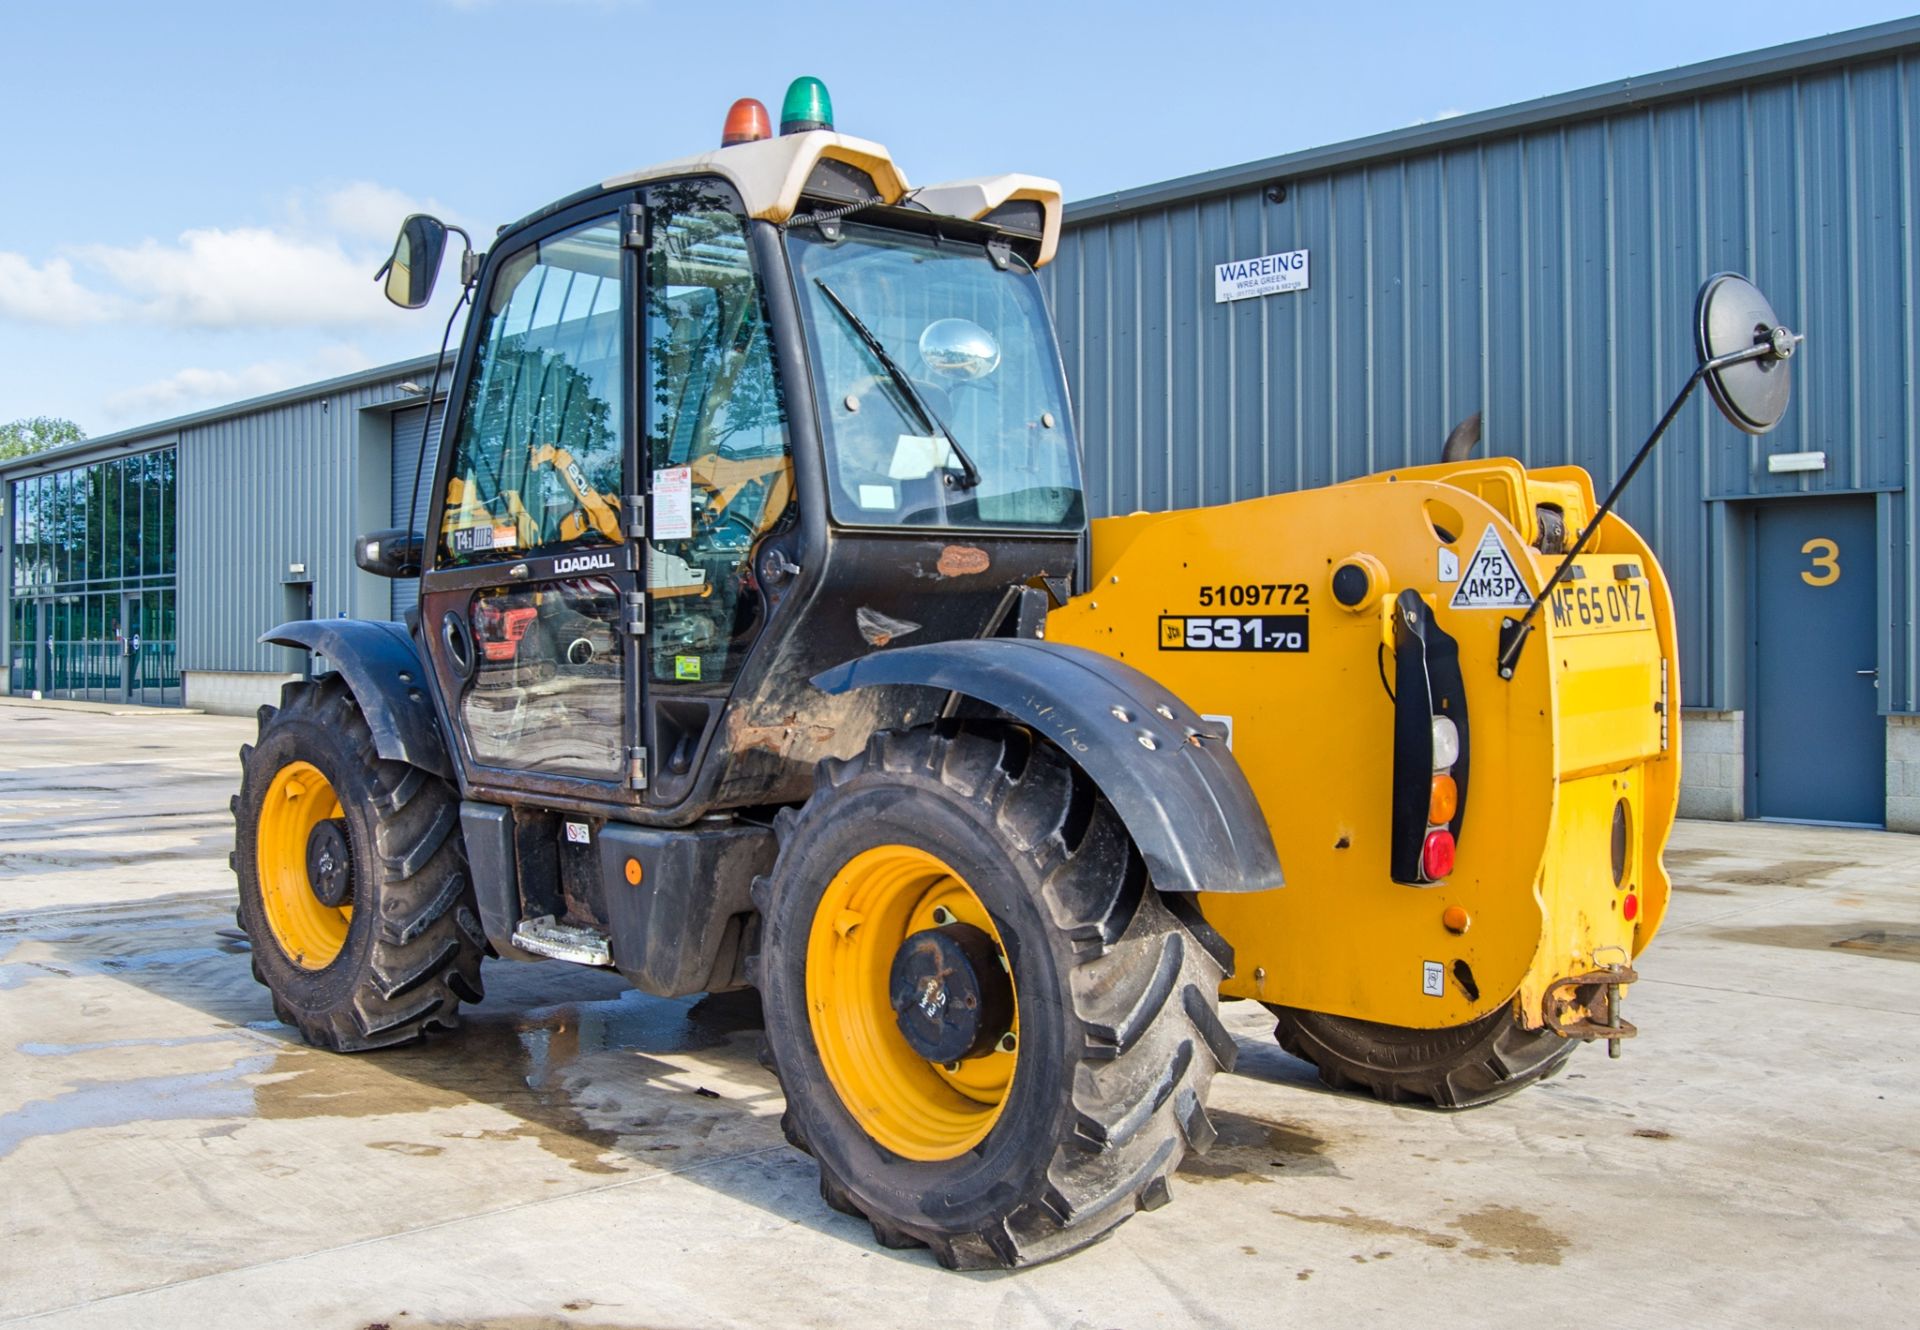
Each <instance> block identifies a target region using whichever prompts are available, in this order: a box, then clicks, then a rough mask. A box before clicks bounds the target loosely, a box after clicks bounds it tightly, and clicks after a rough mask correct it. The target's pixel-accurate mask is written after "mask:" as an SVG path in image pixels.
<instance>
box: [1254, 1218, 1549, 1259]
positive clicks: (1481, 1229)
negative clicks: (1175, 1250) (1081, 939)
mask: <svg viewBox="0 0 1920 1330" xmlns="http://www.w3.org/2000/svg"><path fill="white" fill-rule="evenodd" d="M1274 1213H1275V1214H1276V1215H1280V1216H1282V1217H1284V1218H1287V1219H1296V1220H1299V1221H1300V1222H1302V1223H1306V1224H1326V1225H1329V1226H1331V1227H1334V1228H1339V1229H1344V1230H1346V1231H1347V1232H1349V1233H1352V1234H1355V1235H1356V1236H1359V1237H1365V1238H1372V1239H1376V1241H1375V1242H1371V1243H1368V1244H1366V1247H1365V1250H1363V1251H1360V1252H1355V1253H1353V1254H1352V1255H1353V1259H1354V1260H1355V1261H1357V1262H1360V1263H1362V1264H1364V1263H1365V1262H1367V1261H1368V1260H1376V1261H1377V1260H1384V1259H1385V1258H1387V1257H1389V1256H1391V1255H1392V1254H1393V1251H1392V1249H1391V1248H1386V1249H1384V1250H1383V1249H1382V1247H1381V1242H1380V1241H1379V1240H1384V1239H1390V1238H1402V1239H1407V1240H1410V1241H1413V1242H1418V1243H1420V1244H1421V1245H1422V1246H1426V1247H1434V1248H1437V1249H1439V1250H1441V1251H1457V1252H1459V1253H1460V1255H1462V1256H1470V1257H1472V1258H1473V1259H1474V1260H1478V1261H1490V1260H1501V1259H1504V1260H1509V1261H1513V1262H1514V1263H1515V1264H1518V1265H1559V1264H1560V1260H1561V1255H1562V1253H1564V1252H1566V1251H1567V1250H1568V1249H1569V1248H1570V1247H1571V1246H1572V1245H1573V1244H1572V1242H1571V1241H1570V1240H1569V1239H1568V1238H1566V1237H1565V1236H1564V1235H1562V1234H1560V1233H1556V1232H1554V1231H1553V1230H1552V1229H1550V1228H1548V1227H1547V1226H1546V1225H1545V1224H1544V1223H1542V1222H1541V1220H1540V1217H1539V1216H1538V1215H1536V1214H1533V1213H1532V1212H1531V1211H1527V1210H1522V1209H1519V1208H1517V1207H1515V1206H1508V1205H1484V1206H1481V1207H1480V1208H1479V1209H1478V1210H1473V1211H1470V1212H1468V1213H1466V1214H1463V1215H1459V1216H1457V1217H1455V1218H1453V1219H1450V1220H1448V1221H1447V1223H1446V1225H1445V1227H1446V1228H1450V1229H1456V1230H1458V1231H1459V1232H1460V1233H1463V1234H1465V1235H1466V1236H1465V1240H1464V1241H1463V1240H1462V1239H1461V1238H1458V1237H1455V1236H1454V1235H1453V1234H1451V1233H1447V1232H1443V1231H1441V1230H1439V1229H1434V1228H1422V1227H1420V1226H1418V1225H1415V1224H1401V1223H1396V1222H1394V1221H1393V1220H1388V1219H1376V1218H1374V1217H1372V1216H1369V1215H1363V1214H1360V1213H1359V1212H1358V1211H1356V1210H1354V1209H1352V1208H1351V1207H1343V1209H1342V1213H1340V1214H1300V1213H1296V1212H1294V1211H1291V1210H1282V1209H1278V1208H1276V1209H1275V1210H1274Z"/></svg>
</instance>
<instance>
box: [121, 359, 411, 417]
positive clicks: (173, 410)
mask: <svg viewBox="0 0 1920 1330" xmlns="http://www.w3.org/2000/svg"><path fill="white" fill-rule="evenodd" d="M372 363H373V362H372V360H371V359H370V358H369V357H368V356H367V355H366V354H365V353H364V352H362V351H361V350H360V349H359V348H358V347H356V346H353V345H351V344H348V343H341V344H337V345H334V346H328V347H322V348H321V349H320V350H319V351H317V352H315V353H314V354H313V355H310V356H306V357H304V358H301V359H298V360H263V361H259V362H257V363H255V364H251V365H245V366H242V367H241V368H239V369H191V368H190V369H183V370H180V371H178V372H177V373H174V374H169V375H167V376H166V377H165V378H163V379H154V380H152V381H150V382H148V383H142V384H138V385H136V386H134V387H132V388H127V389H123V390H122V391H120V392H116V393H112V394H109V395H108V396H107V397H106V399H105V400H104V401H102V402H101V408H102V410H103V411H104V412H105V413H106V414H107V415H108V416H109V417H111V418H112V420H113V421H115V422H119V423H124V422H129V421H143V420H161V419H165V418H166V417H169V416H178V415H184V414H186V413H187V412H190V411H195V410H198V409H200V408H202V407H211V406H221V405H224V404H226V403H229V402H238V401H243V400H245V399H246V398H249V397H259V396H262V395H263V394H266V393H271V392H278V391H279V390H280V389H282V388H293V387H297V386H299V385H301V384H305V383H312V382H314V381H315V380H318V379H330V378H334V377H336V376H338V375H341V374H351V373H353V372H354V371H355V370H361V369H366V368H368V367H369V366H370V365H372Z"/></svg>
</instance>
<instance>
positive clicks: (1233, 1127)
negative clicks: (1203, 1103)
mask: <svg viewBox="0 0 1920 1330" xmlns="http://www.w3.org/2000/svg"><path fill="white" fill-rule="evenodd" d="M1211 1116H1212V1118H1213V1126H1214V1130H1215V1131H1217V1132H1218V1133H1219V1136H1218V1138H1217V1139H1216V1140H1215V1141H1214V1143H1213V1148H1212V1149H1211V1150H1208V1151H1207V1153H1206V1154H1204V1155H1194V1154H1190V1155H1188V1156H1187V1157H1186V1158H1185V1159H1183V1160H1182V1161H1181V1162H1180V1168H1179V1171H1178V1172H1179V1176H1180V1177H1182V1178H1186V1179H1188V1180H1190V1181H1193V1182H1214V1181H1232V1182H1268V1181H1271V1180H1273V1179H1274V1178H1277V1177H1281V1176H1283V1175H1291V1176H1294V1177H1335V1178H1337V1177H1339V1176H1341V1174H1340V1168H1339V1166H1338V1165H1337V1164H1335V1163H1334V1162H1333V1160H1331V1159H1329V1158H1327V1155H1326V1149H1327V1143H1326V1142H1325V1141H1323V1140H1321V1139H1320V1138H1319V1137H1318V1136H1315V1135H1313V1134H1312V1133H1311V1132H1308V1131H1306V1130H1304V1129H1302V1128H1300V1127H1297V1126H1293V1125H1290V1124H1288V1123H1284V1122H1269V1121H1267V1120H1266V1119H1264V1118H1256V1117H1249V1116H1247V1115H1246V1114H1244V1113H1232V1112H1228V1111H1227V1110H1225V1109H1215V1110H1213V1111H1212V1113H1211Z"/></svg>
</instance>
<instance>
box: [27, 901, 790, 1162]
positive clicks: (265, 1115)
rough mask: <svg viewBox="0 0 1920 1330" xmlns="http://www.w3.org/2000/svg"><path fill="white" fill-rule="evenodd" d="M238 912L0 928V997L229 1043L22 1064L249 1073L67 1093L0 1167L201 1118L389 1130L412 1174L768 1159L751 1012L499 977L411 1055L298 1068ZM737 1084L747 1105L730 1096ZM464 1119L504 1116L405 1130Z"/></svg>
mask: <svg viewBox="0 0 1920 1330" xmlns="http://www.w3.org/2000/svg"><path fill="white" fill-rule="evenodd" d="M231 899H232V898H231V895H230V893H226V892H204V893H197V894H194V895H183V896H180V897H177V898H173V899H166V900H159V901H140V902H110V903H107V904H104V905H100V906H90V907H84V908H74V909H63V910H27V911H18V912H15V913H12V914H9V915H5V916H0V957H4V960H3V961H0V989H10V988H15V987H18V986H20V985H21V984H24V983H28V982H31V981H33V980H37V979H46V978H53V977H58V976H66V977H75V976H79V977H82V978H85V977H88V976H105V977H108V978H111V979H113V980H115V981H118V982H120V983H125V984H130V985H134V986H136V987H137V988H139V989H141V990H144V991H145V992H146V993H149V994H153V995H155V996H158V997H160V998H163V999H166V1000H168V1001H170V1002H175V1003H179V1004H182V1005H184V1006H186V1007H190V1008H192V1009H194V1010H196V1011H198V1012H201V1013H204V1014H206V1015H207V1016H209V1017H211V1018H212V1019H213V1020H214V1021H218V1022H221V1023H223V1024H224V1025H226V1026H231V1027H234V1028H229V1029H222V1030H219V1031H217V1032H209V1033H203V1034H196V1035H190V1036H186V1037H182V1038H161V1037H154V1038H138V1037H129V1038H103V1039H99V1040H95V1041H84V1040H76V1041H73V1042H68V1043H62V1042H56V1041H55V1040H51V1039H41V1040H37V1041H32V1042H29V1043H26V1044H23V1045H22V1047H21V1052H22V1053H23V1054H24V1055H26V1056H30V1057H36V1058H62V1057H73V1056H79V1055H98V1056H99V1058H100V1061H99V1062H97V1063H96V1062H92V1061H88V1062H84V1063H80V1064H76V1066H77V1067H84V1069H85V1070H86V1071H87V1072H89V1073H94V1074H97V1069H98V1068H99V1067H107V1068H111V1067H112V1066H113V1065H114V1064H113V1061H112V1059H113V1056H114V1054H113V1050H118V1049H130V1048H142V1047H155V1048H163V1049H164V1048H170V1047H175V1046H179V1045H185V1044H192V1043H213V1042H218V1041H221V1040H226V1041H242V1042H244V1043H245V1044H246V1045H247V1047H246V1048H244V1049H242V1050H239V1051H238V1052H236V1056H239V1057H242V1058H243V1060H242V1061H240V1062H238V1063H236V1065H235V1066H234V1067H233V1068H230V1069H228V1070H225V1071H221V1072H212V1073H202V1074H198V1075H193V1076H183V1077H165V1076H161V1077H130V1078H128V1079H125V1080H118V1081H111V1080H105V1079H101V1080H80V1079H75V1080H73V1081H71V1082H69V1087H70V1088H69V1089H68V1090H67V1091H66V1092H65V1093H59V1094H54V1095H52V1096H51V1097H49V1098H46V1099H43V1100H40V1101H36V1102H35V1103H32V1104H28V1105H25V1106H23V1107H22V1108H21V1109H20V1110H18V1111H17V1112H15V1113H12V1114H8V1115H5V1116H0V1155H4V1154H6V1153H8V1152H10V1151H12V1150H14V1149H17V1148H18V1147H19V1145H20V1144H21V1143H22V1142H24V1141H26V1140H29V1139H32V1138H34V1137H37V1136H45V1135H55V1134H59V1133H63V1132H69V1131H75V1130H81V1129H85V1128H90V1127H108V1126H115V1125H120V1124H126V1123H137V1122H141V1121H145V1120H151V1119H167V1118H195V1117H199V1118H208V1119H215V1120H219V1119H225V1121H223V1122H220V1121H217V1122H215V1123H213V1124H210V1125H209V1126H208V1128H207V1130H206V1132H205V1133H203V1134H206V1135H221V1134H225V1135H231V1134H232V1133H234V1132H236V1131H239V1130H241V1129H243V1128H244V1126H245V1125H246V1123H247V1122H249V1121H252V1120H256V1119H264V1120H298V1119H307V1118H327V1117H333V1118H381V1117H390V1118H392V1119H393V1122H392V1123H391V1125H390V1126H389V1127H388V1128H387V1129H386V1130H381V1129H379V1128H378V1127H376V1128H374V1129H372V1130H371V1131H369V1132H368V1133H367V1134H368V1135H371V1136H375V1137H378V1138H380V1139H379V1140H378V1141H376V1142H374V1148H377V1149H381V1150H385V1151H388V1152H390V1153H392V1154H396V1155H401V1156H409V1155H410V1156H414V1157H417V1158H421V1159H423V1160H424V1159H432V1158H434V1157H435V1156H437V1155H440V1154H453V1153H455V1152H457V1151H459V1150H466V1151H469V1152H471V1151H473V1150H475V1149H484V1148H485V1147H479V1146H472V1145H465V1144H450V1142H461V1141H463V1140H465V1141H485V1142H502V1143H507V1142H528V1143H531V1144H533V1145H536V1146H538V1147H539V1149H540V1150H542V1151H544V1152H546V1153H547V1154H548V1155H551V1156H553V1157H554V1158H556V1159H559V1160H563V1161H565V1163H566V1164H567V1165H568V1166H569V1167H570V1168H572V1169H575V1170H578V1171H581V1172H585V1173H593V1174H621V1173H626V1172H629V1171H632V1170H634V1169H635V1168H638V1167H644V1163H643V1162H640V1161H649V1160H653V1161H659V1162H660V1163H664V1164H671V1163H674V1162H676V1161H677V1159H679V1158H683V1157H684V1158H692V1157H695V1156H696V1155H700V1154H704V1153H705V1152H706V1151H707V1150H708V1149H709V1148H710V1146H709V1141H710V1139H711V1141H712V1142H713V1143H715V1144H721V1145H724V1144H725V1143H726V1141H727V1139H728V1137H729V1136H737V1135H740V1134H743V1133H744V1134H748V1135H751V1136H752V1137H753V1139H754V1144H763V1143H764V1142H763V1141H762V1140H761V1139H760V1138H761V1137H763V1136H765V1135H766V1134H767V1131H768V1129H767V1127H766V1125H765V1124H764V1123H763V1122H762V1121H761V1117H762V1116H764V1115H761V1114H757V1113H756V1112H753V1111H743V1108H750V1107H751V1106H753V1105H757V1104H758V1102H759V1101H760V1100H761V1099H768V1100H777V1097H778V1091H777V1089H775V1088H774V1087H773V1085H772V1082H771V1078H770V1077H769V1076H768V1075H767V1074H766V1073H764V1072H762V1071H760V1070H759V1068H758V1065H757V1062H756V1060H755V1058H754V1055H753V1054H754V1047H755V1043H756V1041H757V1039H758V1035H757V1030H758V1028H759V1026H760V1012H759V1001H758V997H757V995H755V994H753V993H751V992H748V993H742V994H722V995H718V996H713V997H704V998H701V999H699V1000H697V1001H696V1000H693V999H680V1000H669V999H660V998H652V997H648V996H646V995H644V994H641V993H639V992H636V991H634V990H632V989H630V988H628V987H626V986H625V985H624V984H623V983H621V981H620V980H619V979H618V978H617V977H616V976H612V975H609V974H606V973H604V972H600V971H585V970H580V969H577V968H575V967H569V966H562V965H551V964H550V965H539V966H533V965H526V966H517V965H512V964H495V965H492V966H489V967H488V971H487V976H486V977H487V984H488V988H489V990H490V992H491V995H492V996H491V999H490V1001H488V1002H486V1003H483V1004H480V1005H479V1006H477V1007H470V1008H466V1009H464V1010H463V1011H462V1013H461V1029H460V1030H459V1031H457V1032H455V1033H453V1034H451V1035H446V1036H438V1037H435V1038H431V1039H429V1040H427V1041H426V1042H424V1043H421V1044H417V1045H414V1046H412V1047H410V1048H402V1049H393V1050H387V1051H383V1052H379V1053H373V1054H362V1055H357V1056H339V1055H335V1054H331V1053H325V1052H321V1051H318V1050H313V1049H309V1048H307V1047H306V1046H305V1045H304V1044H302V1043H301V1042H300V1041H299V1038H298V1035H297V1033H296V1032H295V1031H293V1030H291V1029H289V1028H287V1027H286V1026H283V1025H281V1024H280V1023H279V1022H277V1021H275V1020H273V1019H271V1017H270V1011H271V1007H270V1002H269V998H268V995H267V992H266V990H265V989H264V988H262V987H261V986H260V985H258V984H257V983H256V982H255V981H254V979H253V978H252V975H251V973H250V967H249V965H248V961H247V957H246V950H247V948H246V943H245V940H244V938H243V937H241V936H238V935H237V934H236V930H233V929H232V927H231V921H232V905H231ZM9 928H10V929H11V930H12V931H11V932H9V931H8V929H9ZM223 930H224V931H223ZM22 939H26V940H31V941H32V942H33V943H34V947H33V949H31V951H30V952H28V953H27V954H32V955H34V957H35V959H33V960H31V961H26V960H22V959H20V957H21V955H22V950H21V949H19V948H18V942H19V941H20V940H22ZM8 952H11V953H12V954H11V955H7V953H8ZM42 956H44V957H46V959H42ZM202 1028H203V1029H204V1028H205V1027H202ZM249 1031H252V1032H257V1034H258V1035H265V1036H268V1037H270V1038H272V1039H273V1040H275V1041H276V1042H278V1043H279V1044H281V1045H282V1046H281V1047H280V1048H279V1049H277V1050H268V1051H265V1052H263V1053H261V1054H260V1055H259V1056H253V1057H247V1056H246V1054H248V1053H251V1052H253V1051H254V1049H255V1048H256V1047H257V1045H256V1044H255V1043H254V1039H255V1035H253V1034H250V1033H249ZM102 1033H103V1034H105V1033H117V1032H108V1031H102ZM687 1054H692V1055H708V1056H711V1057H712V1058H713V1059H714V1060H715V1066H714V1070H713V1073H712V1074H713V1075H714V1076H715V1077H718V1078H719V1079H718V1080H716V1081H715V1082H714V1084H715V1085H717V1086H720V1087H721V1088H722V1089H724V1091H725V1097H724V1098H723V1097H721V1096H720V1095H719V1094H718V1093H716V1091H715V1090H714V1089H712V1088H708V1087H705V1086H699V1085H698V1082H697V1080H696V1079H694V1078H691V1077H689V1076H688V1074H687V1073H688V1066H689V1065H690V1064H685V1063H682V1062H679V1061H676V1060H675V1059H677V1058H678V1057H679V1055H687ZM138 1069H139V1070H141V1071H148V1070H151V1069H152V1064H151V1063H147V1064H145V1065H140V1066H139V1068H138ZM743 1082H744V1083H746V1084H750V1085H752V1086H754V1089H753V1090H751V1091H743V1090H742V1089H741V1085H742V1083H743ZM471 1105H484V1106H487V1107H491V1108H495V1109H498V1110H500V1112H501V1113H503V1114H505V1115H506V1116H505V1118H504V1119H502V1120H500V1121H498V1122H497V1123H488V1124H486V1126H485V1128H484V1129H481V1130H462V1128H463V1127H469V1126H471V1125H472V1123H471V1119H468V1120H467V1121H464V1122H463V1121H461V1120H459V1119H457V1118H456V1119H452V1120H433V1119H421V1120H416V1121H414V1122H409V1121H407V1120H406V1118H407V1115H410V1114H420V1113H428V1112H431V1111H433V1110H436V1109H457V1108H463V1107H468V1106H471ZM483 1121H484V1120H483ZM395 1163H396V1165H397V1166H401V1167H404V1166H406V1165H405V1161H404V1160H396V1161H395Z"/></svg>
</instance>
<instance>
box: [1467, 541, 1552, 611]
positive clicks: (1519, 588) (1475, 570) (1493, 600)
mask: <svg viewBox="0 0 1920 1330" xmlns="http://www.w3.org/2000/svg"><path fill="white" fill-rule="evenodd" d="M1450 603H1451V604H1452V606H1453V608H1454V609H1456V610H1498V609H1511V608H1513V607H1515V606H1518V607H1520V608H1522V609H1524V608H1525V607H1526V606H1528V605H1531V604H1532V603H1533V596H1532V595H1531V594H1529V593H1528V591H1527V584H1526V583H1525V582H1522V581H1521V580H1520V570H1519V569H1518V568H1516V567H1514V566H1513V556H1512V555H1510V554H1508V553H1507V547H1506V546H1505V545H1503V544H1501V543H1500V533H1499V532H1498V531H1496V530H1494V529H1493V528H1492V527H1491V526H1490V527H1488V528H1487V529H1486V533H1485V534H1484V535H1482V536H1481V537H1480V545H1479V548H1477V549H1476V550H1474V552H1473V557H1472V558H1471V559H1469V560H1467V566H1466V568H1465V569H1464V570H1462V572H1461V574H1460V585H1459V586H1457V587H1455V588H1454V592H1453V600H1452V601H1451V602H1450Z"/></svg>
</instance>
